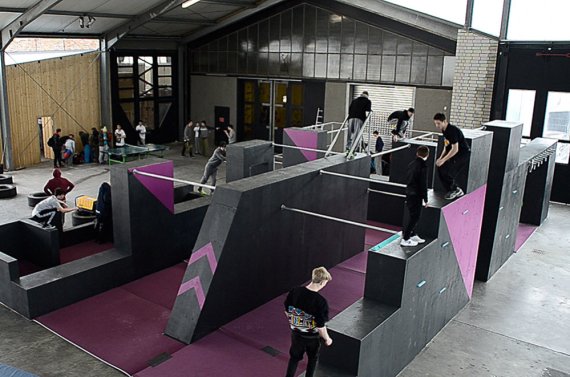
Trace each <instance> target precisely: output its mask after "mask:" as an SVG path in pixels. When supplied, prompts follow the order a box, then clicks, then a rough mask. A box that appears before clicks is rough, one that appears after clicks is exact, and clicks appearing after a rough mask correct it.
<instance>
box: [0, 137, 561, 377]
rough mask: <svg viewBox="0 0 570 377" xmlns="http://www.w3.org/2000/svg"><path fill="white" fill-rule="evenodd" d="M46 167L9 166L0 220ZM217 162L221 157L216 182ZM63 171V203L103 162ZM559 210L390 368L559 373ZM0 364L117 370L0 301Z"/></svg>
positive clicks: (60, 372) (47, 376)
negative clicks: (420, 346)
mask: <svg viewBox="0 0 570 377" xmlns="http://www.w3.org/2000/svg"><path fill="white" fill-rule="evenodd" d="M179 150H180V147H179V146H172V149H171V151H170V152H169V153H168V158H171V159H173V160H174V163H175V168H176V170H175V176H176V177H177V178H181V179H187V180H196V179H199V178H200V176H201V175H202V171H203V167H204V164H205V162H206V160H205V158H204V157H198V158H195V159H190V158H181V157H180V155H179ZM50 166H51V165H50V164H49V163H44V164H41V165H39V166H38V167H34V168H30V169H25V170H21V171H18V172H15V173H14V174H13V175H14V182H15V184H16V185H17V187H18V193H19V195H18V197H17V198H13V199H9V200H2V201H0V208H1V210H0V223H4V222H7V221H12V220H15V219H18V218H20V217H23V216H29V214H30V213H31V209H30V208H29V207H28V206H27V201H26V195H27V194H28V193H31V192H35V191H41V189H42V188H43V185H44V183H45V181H46V180H47V179H48V178H49V176H50V175H51V169H50ZM224 169H225V166H223V165H222V167H221V169H220V173H219V176H220V177H221V179H220V182H223V181H224V180H223V177H224V176H225V171H224ZM64 175H65V176H66V177H68V178H69V179H70V180H72V181H74V182H75V183H77V187H76V189H75V190H74V191H73V192H72V194H70V195H69V196H68V200H69V201H72V200H73V199H74V198H75V196H77V195H81V194H87V195H96V193H97V189H98V187H99V185H100V183H101V182H103V181H105V180H108V179H109V172H108V169H107V167H101V166H78V167H74V168H69V169H64ZM569 215H570V207H566V206H562V205H558V204H552V205H551V207H550V216H549V218H548V220H547V221H546V222H545V224H544V225H543V226H542V227H541V228H540V229H538V230H537V232H536V233H535V234H534V235H533V236H532V237H531V238H530V239H529V241H528V242H527V243H526V244H525V245H524V246H523V247H522V249H521V250H520V251H519V253H517V254H516V255H514V256H513V257H512V258H511V259H510V260H509V261H508V262H507V264H506V265H505V266H503V268H502V269H501V270H500V271H499V272H498V273H497V274H496V275H495V276H494V277H493V279H491V281H489V282H488V283H485V284H484V283H476V285H475V289H474V292H473V299H472V301H471V302H470V303H469V304H468V305H467V307H466V308H465V309H464V310H463V311H462V312H461V313H460V314H458V315H457V317H456V318H455V319H453V320H452V321H451V322H450V323H449V324H448V325H447V327H445V328H444V329H443V331H441V332H440V333H439V334H438V335H437V336H436V337H435V338H434V339H433V341H432V342H431V343H430V344H429V345H428V346H427V347H426V348H425V349H424V350H423V351H422V352H421V353H420V354H419V355H418V356H417V357H416V358H415V359H414V361H413V362H412V363H410V364H409V365H408V367H407V368H406V369H404V370H403V371H402V372H401V373H400V375H399V376H400V377H419V376H425V377H446V376H461V377H479V376H480V377H493V376H495V377H569V376H570V252H569V250H568V245H569V244H570V232H568V229H570V216H569ZM68 223H70V222H68ZM379 357H382V355H379ZM0 363H2V364H8V365H11V366H14V367H17V368H20V369H24V370H27V371H29V372H31V373H35V374H37V375H38V376H41V377H51V376H58V377H64V376H97V377H114V376H121V375H122V374H121V373H120V372H118V371H116V370H114V369H112V368H110V367H108V366H107V365H105V364H103V363H101V362H100V361H98V360H97V359H95V358H93V357H91V356H90V355H88V354H86V353H85V352H83V351H81V350H80V349H77V348H75V347H74V346H72V345H70V344H69V343H67V342H66V341H64V340H62V339H60V338H58V337H57V336H55V335H53V334H52V333H51V332H49V331H48V330H45V329H44V328H43V327H41V326H39V325H37V324H36V323H34V322H32V321H28V320H26V319H24V318H22V317H21V316H19V315H17V314H15V313H13V312H11V311H10V310H8V309H6V308H4V307H1V306H0ZM281 374H282V373H281V372H276V374H275V375H276V376H279V375H281ZM268 377H271V376H268Z"/></svg>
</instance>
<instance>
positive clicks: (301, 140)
mask: <svg viewBox="0 0 570 377" xmlns="http://www.w3.org/2000/svg"><path fill="white" fill-rule="evenodd" d="M284 132H285V133H286V134H287V136H289V137H290V138H291V140H292V141H293V143H294V144H295V146H297V147H304V148H311V149H317V143H318V134H317V132H316V131H309V130H295V129H292V128H286V129H285V131H284ZM299 152H301V153H302V154H303V156H305V158H306V159H307V161H313V160H316V159H317V152H312V151H304V150H299Z"/></svg>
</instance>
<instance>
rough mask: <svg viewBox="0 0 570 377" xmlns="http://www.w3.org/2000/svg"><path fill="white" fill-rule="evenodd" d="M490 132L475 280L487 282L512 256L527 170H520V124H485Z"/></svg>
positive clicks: (495, 122) (501, 122) (504, 122)
mask: <svg viewBox="0 0 570 377" xmlns="http://www.w3.org/2000/svg"><path fill="white" fill-rule="evenodd" d="M484 128H485V130H487V131H489V132H492V133H493V144H492V148H491V159H490V161H489V173H488V183H487V195H486V199H485V210H484V215H483V224H482V232H481V238H480V241H479V254H478V257H477V270H476V277H477V279H478V280H482V281H487V280H489V279H490V278H491V276H493V274H495V272H496V271H497V270H498V269H499V268H500V267H501V266H502V265H503V264H504V263H505V262H506V261H507V259H508V258H509V257H510V256H511V255H512V253H513V251H514V247H515V241H516V229H517V226H518V223H519V221H518V219H519V213H520V206H521V204H522V196H523V192H524V183H525V182H524V181H525V178H526V169H525V168H524V167H522V168H520V167H519V154H520V143H521V137H522V123H518V122H517V123H515V122H506V121H493V122H489V123H485V124H484Z"/></svg>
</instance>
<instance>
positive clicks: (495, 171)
mask: <svg viewBox="0 0 570 377" xmlns="http://www.w3.org/2000/svg"><path fill="white" fill-rule="evenodd" d="M483 127H484V129H485V130H486V131H489V132H492V133H493V144H492V147H491V161H490V163H489V181H491V180H493V181H494V180H495V179H501V178H502V177H503V176H504V174H505V173H506V172H508V171H510V170H513V169H514V168H516V167H517V166H518V165H519V154H520V151H521V140H522V130H523V124H522V123H520V122H507V121H504V120H494V121H492V122H488V123H485V124H484V125H483ZM491 183H492V182H491Z"/></svg>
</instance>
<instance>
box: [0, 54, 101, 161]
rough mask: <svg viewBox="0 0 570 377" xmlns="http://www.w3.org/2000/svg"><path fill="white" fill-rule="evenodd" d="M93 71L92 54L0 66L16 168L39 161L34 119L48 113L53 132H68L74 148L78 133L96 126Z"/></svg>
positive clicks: (96, 67) (98, 124) (97, 97)
mask: <svg viewBox="0 0 570 377" xmlns="http://www.w3.org/2000/svg"><path fill="white" fill-rule="evenodd" d="M99 72H100V71H99V54H98V53H88V54H81V55H74V56H67V57H62V58H56V59H49V60H42V61H39V62H32V63H25V64H18V65H13V66H9V67H6V79H7V84H8V104H9V109H10V126H11V131H12V147H13V158H14V165H15V167H16V168H21V167H26V166H30V165H33V164H37V163H38V162H40V157H41V156H40V134H39V128H38V117H43V116H46V117H50V116H51V117H52V118H53V128H54V130H55V129H56V128H61V130H62V135H66V134H70V133H72V134H74V135H75V142H76V144H77V147H78V150H80V146H81V143H80V140H79V131H85V132H88V133H90V132H91V127H97V128H99V127H101V110H100V109H101V100H100V91H99V78H100V73H99ZM50 97H51V98H50ZM57 103H59V104H61V105H62V107H63V108H64V109H65V110H63V109H62V108H60V107H59V106H58V104H57ZM46 147H47V146H46ZM48 148H49V147H48Z"/></svg>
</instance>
